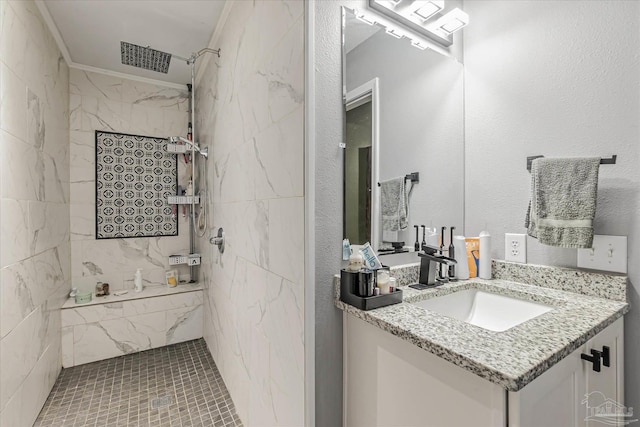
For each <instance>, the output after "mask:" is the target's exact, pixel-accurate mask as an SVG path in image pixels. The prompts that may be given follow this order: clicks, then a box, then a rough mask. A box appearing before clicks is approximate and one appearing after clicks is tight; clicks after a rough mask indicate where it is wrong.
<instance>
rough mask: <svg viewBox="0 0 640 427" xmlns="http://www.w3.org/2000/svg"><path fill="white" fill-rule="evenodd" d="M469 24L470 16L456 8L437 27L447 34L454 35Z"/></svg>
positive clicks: (437, 22) (440, 20)
mask: <svg viewBox="0 0 640 427" xmlns="http://www.w3.org/2000/svg"><path fill="white" fill-rule="evenodd" d="M468 23H469V15H467V14H466V13H465V12H463V11H462V10H460V9H458V8H455V9H453V10H452V11H451V12H449V13H447V14H446V15H444V16H443V17H441V18H440V19H438V20H437V21H436V23H435V25H434V26H435V27H436V28H437V29H439V30H442V31H444V32H445V33H447V34H452V33H454V32H456V31H458V30H459V29H460V28H462V27H464V26H466V25H467V24H468Z"/></svg>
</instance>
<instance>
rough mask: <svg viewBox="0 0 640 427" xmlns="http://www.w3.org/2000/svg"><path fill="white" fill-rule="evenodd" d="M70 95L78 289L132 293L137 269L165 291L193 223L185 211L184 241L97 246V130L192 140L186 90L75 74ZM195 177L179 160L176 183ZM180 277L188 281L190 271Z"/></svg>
mask: <svg viewBox="0 0 640 427" xmlns="http://www.w3.org/2000/svg"><path fill="white" fill-rule="evenodd" d="M172 66H177V67H180V66H186V65H183V64H182V63H179V62H177V63H174V64H173V65H172ZM69 92H70V93H71V95H70V96H69V104H70V120H69V121H70V148H69V150H70V155H71V171H70V177H71V272H72V283H73V286H74V287H77V288H78V289H84V290H87V291H92V290H94V289H95V285H96V282H97V281H102V282H105V283H109V285H110V287H111V289H123V288H124V289H133V279H134V275H135V272H136V269H137V268H142V269H143V271H142V277H143V283H144V285H145V286H153V285H158V286H164V284H165V271H166V270H168V269H169V255H172V254H187V253H189V218H188V216H186V217H183V215H182V212H183V211H182V206H180V207H179V209H178V233H179V235H178V236H163V237H140V238H127V239H101V240H96V222H95V220H96V205H95V203H96V201H95V195H96V181H95V176H96V169H95V159H96V141H95V131H96V130H101V131H107V132H117V133H127V134H132V135H142V136H153V137H169V136H174V135H182V136H185V137H186V135H187V124H188V122H189V113H188V111H189V101H188V97H189V93H188V90H187V87H186V85H185V87H184V89H183V90H179V89H174V88H171V87H167V86H159V85H153V84H149V83H142V82H140V81H137V80H130V79H125V78H119V77H113V76H109V75H106V74H99V73H94V72H90V71H83V70H79V69H75V68H74V69H71V71H70V76H69ZM190 171H191V164H189V167H188V168H187V167H186V165H185V163H184V161H183V158H182V156H178V183H179V184H180V185H182V186H183V188H186V187H187V182H188V179H189V178H188V176H187V175H188V174H189V175H190ZM171 268H172V269H173V268H174V267H171ZM179 270H180V274H181V275H182V278H184V279H186V280H188V274H189V269H188V268H186V267H184V266H183V267H180V268H179Z"/></svg>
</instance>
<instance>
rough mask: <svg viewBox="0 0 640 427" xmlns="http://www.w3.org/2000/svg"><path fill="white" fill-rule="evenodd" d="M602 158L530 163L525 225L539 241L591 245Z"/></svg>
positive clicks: (582, 246) (541, 159)
mask: <svg viewBox="0 0 640 427" xmlns="http://www.w3.org/2000/svg"><path fill="white" fill-rule="evenodd" d="M599 169H600V158H566V159H553V158H539V159H535V160H534V161H533V162H532V164H531V200H530V202H529V208H528V210H527V216H526V219H525V227H527V229H528V234H529V236H531V237H535V238H537V239H538V240H539V241H540V243H543V244H545V245H549V246H557V247H561V248H590V247H591V245H592V243H593V218H594V217H595V214H596V198H597V192H598V171H599Z"/></svg>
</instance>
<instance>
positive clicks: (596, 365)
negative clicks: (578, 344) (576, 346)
mask: <svg viewBox="0 0 640 427" xmlns="http://www.w3.org/2000/svg"><path fill="white" fill-rule="evenodd" d="M601 357H602V353H601V352H599V351H598V350H593V349H591V356H589V355H588V354H584V353H582V354H581V355H580V359H582V360H586V361H587V362H591V363H593V370H594V371H596V372H600V358H601Z"/></svg>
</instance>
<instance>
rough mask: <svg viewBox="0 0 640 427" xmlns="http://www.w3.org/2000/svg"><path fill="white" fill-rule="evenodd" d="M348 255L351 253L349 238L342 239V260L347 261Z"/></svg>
mask: <svg viewBox="0 0 640 427" xmlns="http://www.w3.org/2000/svg"><path fill="white" fill-rule="evenodd" d="M350 255H351V245H350V244H349V239H344V240H343V241H342V260H343V261H348V260H349V256H350Z"/></svg>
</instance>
